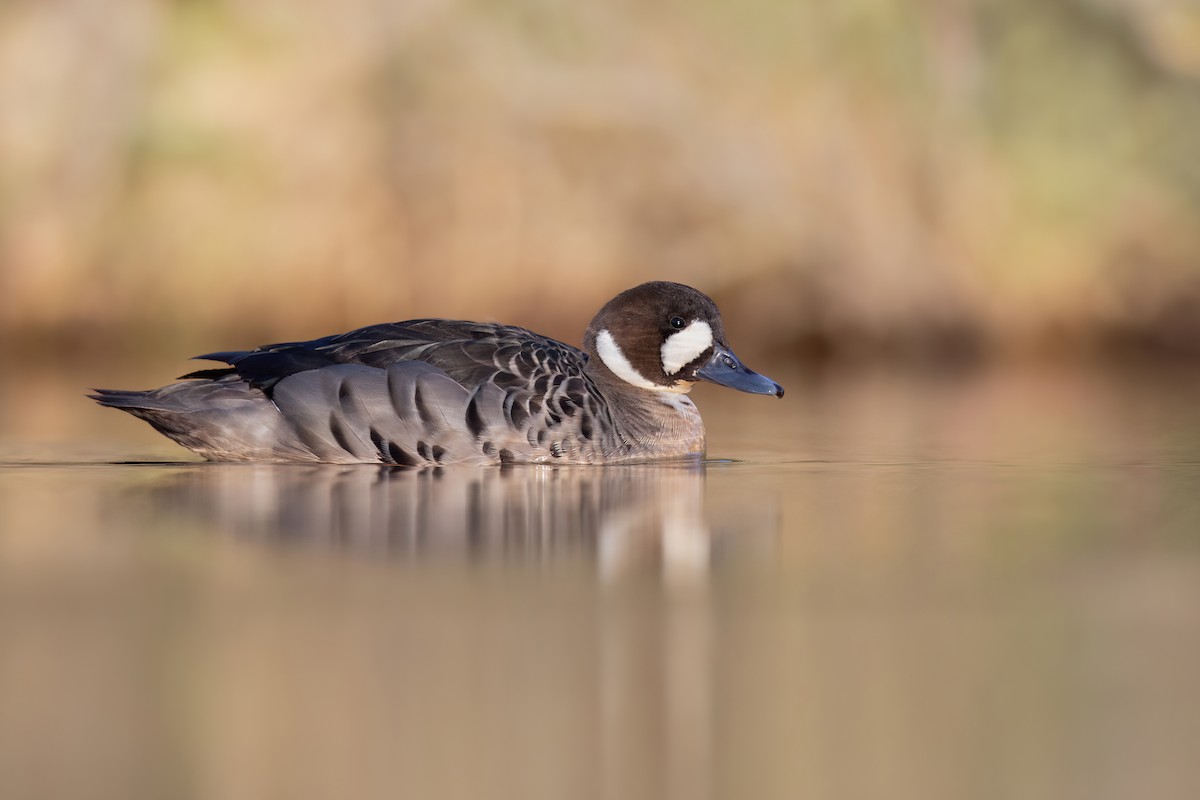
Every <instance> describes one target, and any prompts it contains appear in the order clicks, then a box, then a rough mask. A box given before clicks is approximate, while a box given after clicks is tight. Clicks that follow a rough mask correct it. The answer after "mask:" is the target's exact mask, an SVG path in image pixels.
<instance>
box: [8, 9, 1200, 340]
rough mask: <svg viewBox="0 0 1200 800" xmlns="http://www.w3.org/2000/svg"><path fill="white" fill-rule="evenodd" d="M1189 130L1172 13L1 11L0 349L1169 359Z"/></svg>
mask: <svg viewBox="0 0 1200 800" xmlns="http://www.w3.org/2000/svg"><path fill="white" fill-rule="evenodd" d="M1197 131H1200V6H1198V5H1197V4H1196V3H1195V2H1192V0H1003V2H1001V1H1000V0H925V1H924V2H917V3H898V2H888V1H887V0H847V1H846V2H838V3H782V2H777V1H776V0H738V2H732V0H691V2H686V3H684V2H664V3H654V4H645V3H636V2H630V0H612V1H611V2H605V3H559V2H551V1H550V0H487V1H486V2H484V1H482V0H476V1H474V2H471V1H463V2H454V1H453V0H406V2H392V1H391V0H336V2H335V1H334V0H310V1H309V2H307V3H305V4H304V5H303V9H302V10H300V9H298V7H297V6H296V4H295V3H291V2H284V1H283V0H252V1H251V0H176V1H175V2H152V1H151V0H122V2H120V3H119V4H117V5H114V4H113V3H111V2H99V1H98V0H58V1H57V2H53V3H46V2H33V0H8V1H7V2H5V3H3V4H0V350H2V351H3V352H4V354H5V357H6V358H11V357H15V356H18V355H22V354H38V355H39V356H43V355H53V356H55V357H57V358H71V357H79V356H84V357H87V358H92V357H93V356H95V355H97V354H100V353H105V352H107V353H108V354H109V355H119V356H120V358H121V359H122V360H124V359H127V358H129V357H137V356H142V355H145V356H153V355H156V354H160V353H161V354H166V353H168V352H169V353H173V354H174V356H176V357H178V356H180V355H181V354H190V353H192V352H204V351H206V350H209V349H212V348H214V347H233V346H238V345H252V344H257V343H261V342H264V341H269V340H280V339H294V338H301V337H307V336H310V335H311V336H316V335H322V334H326V333H330V332H333V331H336V330H339V329H342V328H346V327H352V326H359V325H363V324H368V323H372V322H378V321H384V320H391V319H402V318H407V317H413V316H426V315H436V316H450V317H469V318H494V319H500V320H503V321H508V322H514V323H520V324H524V325H527V326H533V327H538V328H540V329H543V330H545V331H546V332H547V333H551V334H553V335H557V336H559V337H561V338H564V339H566V340H567V341H571V342H577V341H578V339H579V336H580V334H581V332H582V328H583V326H584V324H585V323H586V321H587V319H589V318H590V316H591V314H592V313H593V312H594V311H595V310H596V309H597V308H598V307H599V305H600V304H601V303H602V302H603V301H604V300H606V299H607V298H608V297H610V296H611V295H612V294H614V293H615V292H617V291H619V290H621V289H623V288H626V287H628V286H630V285H633V284H635V283H638V282H641V281H643V280H647V279H654V278H662V279H673V280H679V281H684V282H687V283H691V284H694V285H696V286H698V287H699V288H701V289H703V290H705V291H707V292H709V293H710V294H712V295H713V296H714V297H715V298H716V299H717V301H718V303H719V304H720V305H721V306H722V307H723V309H724V310H725V312H726V315H727V317H728V323H729V325H730V327H731V329H732V331H733V332H734V341H735V345H736V346H738V347H739V350H745V351H750V352H753V351H756V350H757V351H758V352H760V353H761V352H764V351H771V352H773V353H777V354H778V355H779V356H780V357H784V356H806V357H820V358H826V357H833V358H838V357H842V356H852V357H861V356H872V355H879V354H882V355H886V356H888V357H893V356H895V355H897V354H910V353H911V354H933V355H934V356H935V357H941V356H943V355H950V356H954V357H960V356H962V355H963V354H967V355H979V354H989V353H1001V354H1018V355H1043V354H1051V355H1063V354H1066V355H1072V354H1095V353H1108V352H1121V353H1129V352H1134V353H1175V354H1179V353H1183V354H1192V355H1195V354H1200V224H1197V220H1198V219H1200V157H1197V147H1196V142H1197ZM180 348H193V349H188V350H181V349H180Z"/></svg>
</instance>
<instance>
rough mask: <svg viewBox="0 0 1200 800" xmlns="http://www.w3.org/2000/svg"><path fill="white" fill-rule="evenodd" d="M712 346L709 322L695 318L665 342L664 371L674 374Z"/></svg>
mask: <svg viewBox="0 0 1200 800" xmlns="http://www.w3.org/2000/svg"><path fill="white" fill-rule="evenodd" d="M712 346H713V333H712V328H710V327H709V326H708V323H707V322H702V321H701V320H694V321H693V322H692V324H690V325H688V326H687V327H686V328H684V329H683V330H681V331H679V332H678V333H672V334H671V335H670V336H668V337H667V340H666V341H665V342H663V346H662V365H663V372H665V373H667V374H668V375H674V374H675V373H676V372H679V370H681V369H683V368H684V367H685V366H687V365H688V364H690V363H691V362H693V361H695V360H696V359H697V358H699V357H700V354H701V353H703V352H704V351H705V350H707V349H708V348H710V347H712Z"/></svg>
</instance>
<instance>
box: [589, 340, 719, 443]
mask: <svg viewBox="0 0 1200 800" xmlns="http://www.w3.org/2000/svg"><path fill="white" fill-rule="evenodd" d="M587 373H588V375H589V376H590V377H591V378H592V380H593V381H595V382H596V386H597V388H598V389H599V390H600V392H601V393H602V394H603V396H604V399H605V401H606V402H605V406H606V408H607V411H608V413H609V414H610V415H611V418H612V424H613V428H614V433H615V434H616V435H617V444H618V445H619V446H622V447H624V448H626V449H627V450H628V451H629V456H630V457H634V458H665V457H670V456H683V455H688V454H703V453H704V423H703V421H702V420H701V419H700V411H699V410H698V409H697V408H696V404H695V403H693V402H692V400H691V398H689V397H688V396H687V393H686V392H681V391H655V390H651V389H643V388H641V387H640V386H634V385H632V384H630V383H627V382H626V381H624V380H622V379H621V378H619V377H617V376H616V375H614V374H613V373H612V371H611V370H610V369H608V367H607V366H605V364H604V362H603V361H602V360H601V359H599V358H596V357H595V356H593V357H592V358H591V359H590V360H589V362H588V365H587Z"/></svg>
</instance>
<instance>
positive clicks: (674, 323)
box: [671, 317, 687, 331]
mask: <svg viewBox="0 0 1200 800" xmlns="http://www.w3.org/2000/svg"><path fill="white" fill-rule="evenodd" d="M671 327H672V328H674V329H675V330H677V331H681V330H683V329H684V328H685V327H687V322H685V321H684V319H683V317H671Z"/></svg>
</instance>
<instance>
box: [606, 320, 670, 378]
mask: <svg viewBox="0 0 1200 800" xmlns="http://www.w3.org/2000/svg"><path fill="white" fill-rule="evenodd" d="M596 352H597V353H598V354H599V355H600V360H601V361H603V362H604V366H606V367H608V368H609V369H610V370H612V374H613V375H616V376H617V377H618V378H620V379H621V380H623V381H625V382H626V383H631V384H633V385H634V386H640V387H641V388H643V389H653V390H654V391H662V390H663V389H664V388H666V387H663V386H659V385H658V384H657V383H653V382H652V381H650V380H648V379H647V378H646V377H645V376H643V375H642V374H641V373H640V372H638V371H637V370H636V369H634V368H633V364H630V363H629V359H628V358H626V357H625V354H624V353H622V352H621V348H620V347H618V346H617V340H616V339H614V338H613V335H612V334H611V333H609V332H608V331H607V330H603V331H600V333H599V334H597V336H596Z"/></svg>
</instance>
